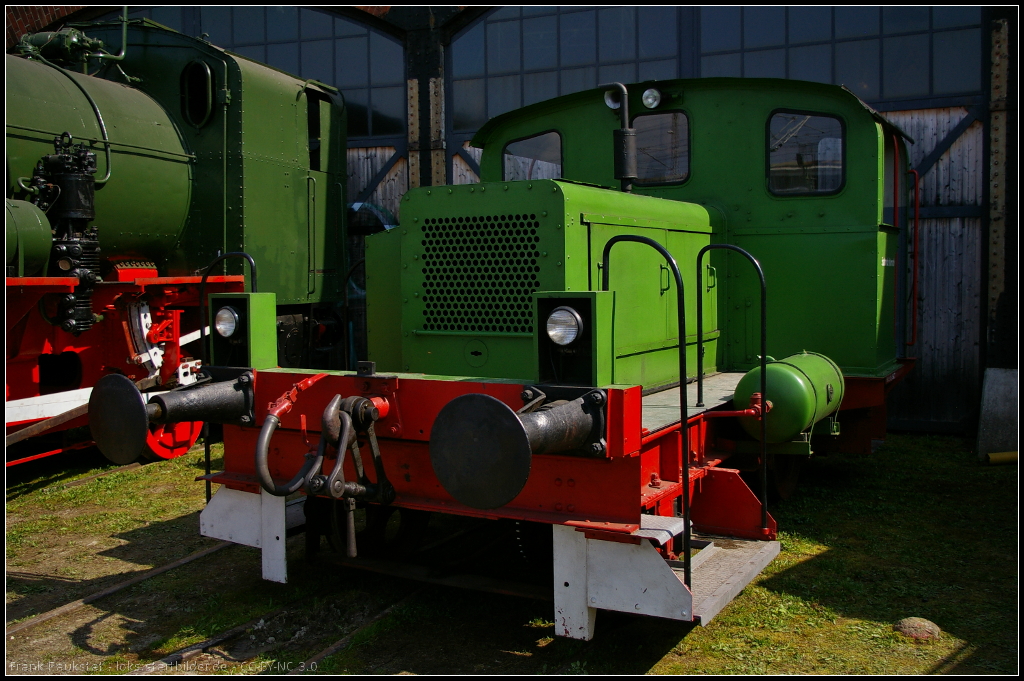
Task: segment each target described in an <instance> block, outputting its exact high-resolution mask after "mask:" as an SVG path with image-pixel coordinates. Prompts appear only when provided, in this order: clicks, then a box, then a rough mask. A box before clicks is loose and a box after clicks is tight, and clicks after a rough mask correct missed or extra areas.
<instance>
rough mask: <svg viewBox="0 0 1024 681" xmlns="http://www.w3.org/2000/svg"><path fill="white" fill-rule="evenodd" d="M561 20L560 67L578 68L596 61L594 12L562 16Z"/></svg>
mask: <svg viewBox="0 0 1024 681" xmlns="http://www.w3.org/2000/svg"><path fill="white" fill-rule="evenodd" d="M561 19H562V27H561V38H562V39H561V41H560V42H561V48H562V66H580V65H583V64H593V63H594V62H595V61H597V55H596V52H597V50H596V49H595V48H596V40H595V29H596V16H595V14H594V12H593V11H590V12H573V13H572V14H563V15H562V17H561ZM591 87H593V86H591ZM563 89H564V88H563ZM581 89H582V88H581Z"/></svg>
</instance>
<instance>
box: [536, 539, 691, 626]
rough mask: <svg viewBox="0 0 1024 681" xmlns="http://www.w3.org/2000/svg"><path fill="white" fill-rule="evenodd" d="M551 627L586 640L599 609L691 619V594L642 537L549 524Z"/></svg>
mask: <svg viewBox="0 0 1024 681" xmlns="http://www.w3.org/2000/svg"><path fill="white" fill-rule="evenodd" d="M552 528H553V529H552V541H553V548H554V596H555V630H556V631H557V633H558V634H559V635H560V636H567V637H569V638H576V639H582V640H584V641H589V640H590V639H591V638H593V636H594V621H595V617H596V615H597V609H598V608H603V609H605V610H617V611H619V612H631V613H635V614H640V615H651V616H654V617H662V618H665V619H673V620H680V621H685V622H689V621H692V619H693V596H692V594H691V593H690V590H689V589H688V588H687V587H686V585H685V584H683V583H682V581H680V579H679V577H678V576H677V575H676V573H675V572H673V570H672V567H671V566H670V565H669V564H668V563H666V562H665V560H664V559H663V558H662V557H661V554H659V553H658V551H657V550H656V549H655V548H654V546H652V545H651V543H650V541H648V539H646V538H638V541H639V543H624V542H616V541H605V540H602V539H588V538H587V537H586V536H585V534H584V533H583V532H582V531H578V530H577V529H576V528H574V527H568V526H565V525H553V526H552Z"/></svg>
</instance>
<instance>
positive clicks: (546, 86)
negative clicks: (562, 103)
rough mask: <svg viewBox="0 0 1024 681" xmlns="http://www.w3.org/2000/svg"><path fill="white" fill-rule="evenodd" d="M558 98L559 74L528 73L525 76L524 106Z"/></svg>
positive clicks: (549, 72)
mask: <svg viewBox="0 0 1024 681" xmlns="http://www.w3.org/2000/svg"><path fill="white" fill-rule="evenodd" d="M557 96H558V73H556V72H554V71H548V72H546V73H527V74H526V75H524V76H523V105H524V106H525V105H527V104H533V103H534V102H543V101H544V100H545V99H552V98H554V97H557Z"/></svg>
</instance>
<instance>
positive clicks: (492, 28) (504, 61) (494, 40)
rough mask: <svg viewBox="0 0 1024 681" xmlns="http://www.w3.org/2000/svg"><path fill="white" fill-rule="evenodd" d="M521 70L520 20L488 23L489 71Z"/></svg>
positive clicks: (490, 72)
mask: <svg viewBox="0 0 1024 681" xmlns="http://www.w3.org/2000/svg"><path fill="white" fill-rule="evenodd" d="M518 70H519V22H518V21H502V22H501V23H497V24H492V23H488V24H487V73H489V74H492V73H514V72H516V71H518Z"/></svg>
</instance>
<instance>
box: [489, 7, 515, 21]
mask: <svg viewBox="0 0 1024 681" xmlns="http://www.w3.org/2000/svg"><path fill="white" fill-rule="evenodd" d="M518 18H519V8H518V7H502V8H501V9H499V10H498V11H497V12H495V13H494V14H492V15H490V16H489V17H487V20H488V21H494V20H497V19H518Z"/></svg>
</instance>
